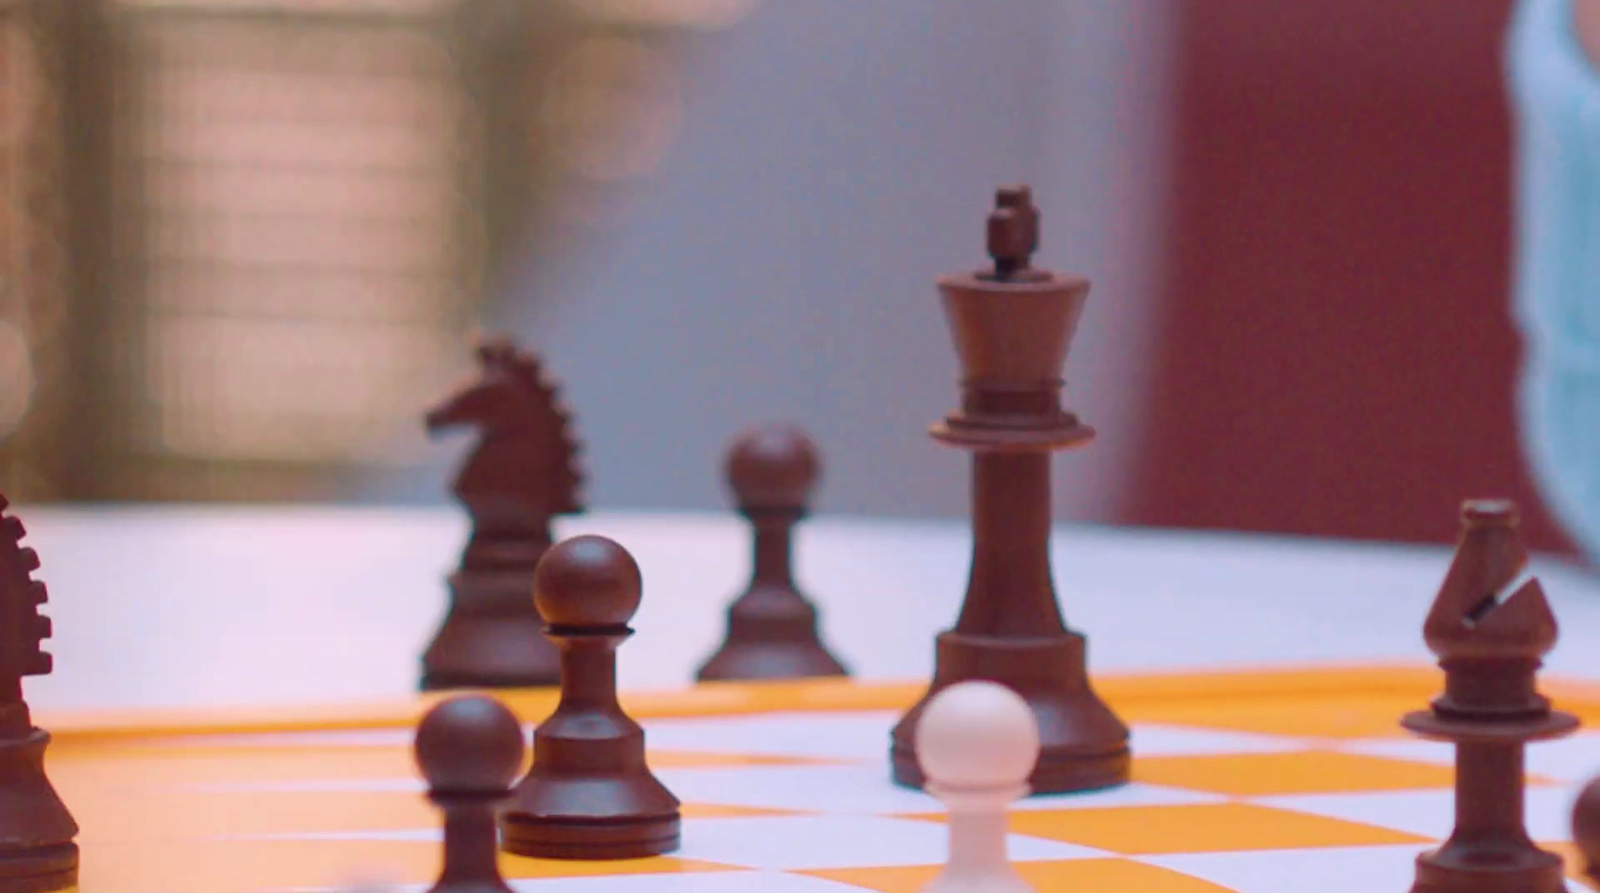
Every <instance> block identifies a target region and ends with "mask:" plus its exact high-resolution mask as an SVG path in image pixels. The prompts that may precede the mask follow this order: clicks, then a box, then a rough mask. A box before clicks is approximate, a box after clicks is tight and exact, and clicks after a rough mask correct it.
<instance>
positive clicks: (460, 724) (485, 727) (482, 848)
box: [414, 695, 526, 893]
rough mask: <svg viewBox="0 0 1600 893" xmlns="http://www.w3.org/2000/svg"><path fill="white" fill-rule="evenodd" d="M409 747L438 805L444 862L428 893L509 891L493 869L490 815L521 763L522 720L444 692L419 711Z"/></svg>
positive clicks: (477, 699)
mask: <svg viewBox="0 0 1600 893" xmlns="http://www.w3.org/2000/svg"><path fill="white" fill-rule="evenodd" d="M414 752H415V755H416V760H417V767H418V768H419V769H420V770H421V771H422V776H423V778H424V779H426V780H427V783H428V798H429V799H430V800H432V801H433V802H434V804H435V805H436V806H438V807H439V809H440V810H441V811H442V812H443V813H444V867H443V868H442V869H441V871H440V873H439V880H438V882H437V883H436V884H434V885H433V887H431V888H429V891H428V893H512V890H511V887H509V886H508V885H507V884H506V882H505V880H504V879H503V878H502V877H501V876H500V867H499V864H498V860H499V856H500V847H499V839H498V833H497V830H496V819H497V812H498V810H499V808H500V806H501V805H502V804H503V803H505V802H506V800H508V799H510V797H511V784H512V782H514V781H516V779H517V773H519V772H521V771H522V758H523V755H524V753H525V752H526V748H525V747H524V745H523V742H522V724H521V723H519V722H517V718H516V716H514V715H513V714H512V713H511V711H510V710H507V709H506V708H505V706H504V705H502V704H501V703H500V702H499V701H496V700H494V699H493V698H488V697H483V696H481V695H474V696H468V697H459V698H452V699H450V700H447V701H444V702H442V703H440V704H438V705H436V706H435V707H434V708H433V709H431V710H429V711H428V713H427V715H426V716H424V717H423V718H422V722H421V723H420V724H418V726H417V736H416V742H415V745H414Z"/></svg>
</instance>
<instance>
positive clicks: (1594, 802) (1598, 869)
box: [1572, 778, 1600, 879]
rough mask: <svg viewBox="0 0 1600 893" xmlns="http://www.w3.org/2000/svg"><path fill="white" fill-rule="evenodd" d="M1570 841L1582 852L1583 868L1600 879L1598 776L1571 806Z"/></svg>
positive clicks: (1599, 779)
mask: <svg viewBox="0 0 1600 893" xmlns="http://www.w3.org/2000/svg"><path fill="white" fill-rule="evenodd" d="M1572 843H1573V845H1574V846H1576V847H1577V848H1578V852H1580V853H1582V854H1583V869H1584V870H1585V871H1587V872H1588V873H1589V876H1590V877H1593V878H1597V879H1600V778H1596V779H1595V780H1593V781H1591V782H1589V783H1588V784H1587V785H1585V786H1584V788H1583V791H1582V792H1580V793H1579V794H1578V800H1577V802H1576V803H1574V804H1573V806H1572Z"/></svg>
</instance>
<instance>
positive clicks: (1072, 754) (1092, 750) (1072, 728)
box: [890, 187, 1130, 793]
mask: <svg viewBox="0 0 1600 893" xmlns="http://www.w3.org/2000/svg"><path fill="white" fill-rule="evenodd" d="M1038 226H1039V213H1038V209H1037V208H1035V207H1034V206H1033V203H1032V200H1031V198H1030V195H1029V192H1028V190H1027V189H1026V188H1025V187H1023V188H1015V189H1002V190H1000V192H999V194H998V196H997V198H996V207H995V210H994V213H993V214H992V215H991V216H990V219H989V248H990V254H991V255H992V256H993V258H994V261H995V263H994V268H993V269H992V270H985V271H980V272H977V273H972V274H967V275H960V276H952V277H947V278H945V279H943V280H941V281H940V282H939V290H940V292H941V293H942V295H943V299H944V309H945V313H946V315H947V317H948V318H949V322H950V326H951V331H952V334H953V336H954V340H955V347H956V352H957V354H958V356H959V358H960V362H961V370H962V375H961V380H962V399H961V409H960V411H958V412H956V413H954V414H952V415H951V416H949V417H948V418H946V419H945V420H944V422H942V423H941V424H938V425H935V426H934V428H933V430H932V432H931V434H932V436H933V438H934V439H935V440H938V441H940V442H942V443H945V444H948V445H950V446H954V447H958V448H961V449H965V450H969V451H971V452H972V453H973V460H972V536H973V554H972V570H971V576H970V578H969V580H968V585H967V593H966V599H965V601H964V602H963V604H962V608H961V613H960V616H959V617H958V619H957V620H956V625H955V628H954V629H952V630H948V631H946V632H944V633H942V634H940V635H939V637H938V640H937V644H936V648H935V657H936V665H935V670H934V677H933V681H932V684H931V685H930V687H929V690H928V693H927V695H925V696H924V697H923V699H922V700H921V701H919V702H918V703H917V704H916V705H915V706H914V707H912V708H911V710H910V711H909V712H908V713H907V714H906V715H905V716H904V717H902V718H901V720H900V722H899V723H898V724H897V725H896V726H895V728H894V733H893V743H892V746H891V751H890V756H891V762H892V764H893V775H894V779H895V781H897V782H899V783H900V784H904V785H910V786H920V785H921V784H922V782H923V776H922V772H921V769H920V768H919V766H918V763H917V758H916V754H915V748H914V745H913V739H914V734H913V732H914V730H915V728H916V724H917V721H918V717H919V716H920V715H921V712H922V710H923V709H925V707H926V704H927V699H928V697H931V696H933V695H936V694H937V693H938V692H939V691H941V690H942V689H944V688H945V687H947V686H950V685H953V684H955V683H957V682H961V681H964V680H968V679H991V680H994V681H997V682H1000V683H1003V684H1005V685H1006V686H1007V687H1009V688H1011V689H1013V690H1015V691H1017V692H1019V693H1021V694H1022V695H1023V696H1024V697H1025V698H1026V700H1027V702H1028V703H1029V704H1030V705H1031V706H1032V707H1033V709H1034V711H1035V713H1036V715H1037V720H1038V725H1039V733H1040V741H1041V749H1040V756H1039V761H1038V764H1037V766H1036V767H1035V768H1034V771H1033V775H1032V777H1031V779H1030V786H1031V788H1032V790H1033V791H1035V792H1037V793H1059V792H1064V791H1081V790H1090V789H1094V788H1103V787H1109V786H1112V785H1117V784H1122V783H1124V782H1126V781H1127V780H1128V773H1129V767H1130V756H1129V750H1128V729H1127V727H1126V726H1125V725H1124V724H1123V723H1122V721H1121V720H1120V719H1118V718H1117V716H1116V715H1115V714H1114V713H1112V712H1111V709H1110V708H1109V707H1107V706H1106V704H1105V703H1104V702H1103V701H1102V700H1101V699H1100V698H1099V696H1098V695H1097V694H1096V693H1095V692H1094V690H1093V688H1092V687H1091V685H1090V684H1089V676H1088V665H1087V642H1086V640H1085V637H1084V636H1083V635H1082V634H1080V633H1078V632H1075V631H1073V630H1070V629H1068V628H1067V626H1066V622H1065V621H1064V620H1063V618H1062V616H1061V609H1060V606H1059V604H1058V603H1057V600H1056V592H1055V586H1054V583H1053V581H1052V577H1051V567H1050V529H1051V513H1050V454H1051V453H1052V452H1053V451H1056V450H1065V449H1071V448H1074V447H1080V446H1083V445H1085V444H1087V443H1088V442H1089V441H1090V440H1091V439H1093V437H1094V430H1093V429H1091V428H1089V427H1088V426H1087V425H1084V424H1082V423H1081V422H1079V420H1078V418H1077V417H1076V416H1075V415H1073V414H1071V413H1069V412H1066V411H1065V410H1063V409H1062V407H1061V400H1060V398H1061V388H1062V384H1063V382H1062V378H1061V372H1062V367H1063V366H1064V365H1065V363H1066V358H1067V349H1068V346H1069V345H1070V343H1071V340H1072V335H1073V332H1074V331H1075V330H1076V328H1077V325H1078V319H1079V316H1080V315H1081V314H1082V312H1083V306H1084V302H1085V301H1086V300H1087V298H1088V292H1089V283H1088V282H1087V281H1086V280H1084V279H1081V278H1078V277H1074V276H1065V275H1060V274H1055V273H1050V272H1046V271H1041V270H1037V269H1035V268H1034V267H1033V266H1032V263H1031V257H1030V256H1031V253H1032V252H1033V251H1034V250H1035V248H1036V247H1037V245H1038V241H1039V235H1038Z"/></svg>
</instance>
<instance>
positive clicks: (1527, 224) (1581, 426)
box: [1507, 0, 1600, 563]
mask: <svg viewBox="0 0 1600 893" xmlns="http://www.w3.org/2000/svg"><path fill="white" fill-rule="evenodd" d="M1571 4H1572V0H1521V2H1520V5H1519V6H1518V7H1517V10H1516V17H1515V19H1514V21H1513V23H1512V30H1511V34H1510V39H1509V45H1508V50H1509V52H1508V54H1507V59H1508V64H1509V76H1510V89H1511V95H1512V98H1513V103H1512V105H1513V109H1514V112H1515V132H1516V161H1515V164H1516V171H1515V175H1516V184H1515V185H1516V209H1515V213H1516V224H1517V226H1516V246H1515V250H1516V267H1515V279H1514V290H1515V295H1514V314H1515V318H1516V322H1517V325H1518V327H1519V328H1520V329H1521V332H1522V336H1523V340H1524V349H1525V365H1524V367H1523V369H1522V373H1521V375H1522V380H1521V383H1520V390H1521V393H1520V399H1519V410H1520V413H1521V431H1522V440H1523V445H1524V449H1525V451H1526V453H1527V456H1528V460H1529V463H1530V465H1531V466H1532V468H1533V472H1534V476H1535V478H1536V480H1537V481H1538V484H1539V486H1540V488H1541V490H1542V491H1543V494H1544V497H1545V500H1546V502H1547V503H1548V504H1549V506H1550V508H1551V509H1552V510H1553V511H1554V512H1555V514H1556V515H1557V517H1558V518H1559V519H1560V521H1561V522H1562V523H1563V525H1564V526H1565V527H1566V529H1567V531H1568V532H1569V533H1570V534H1571V535H1572V536H1573V538H1574V539H1576V540H1577V541H1578V543H1579V545H1580V546H1581V547H1582V548H1583V549H1584V551H1585V552H1586V553H1587V554H1588V556H1589V558H1590V559H1591V560H1592V561H1594V562H1596V563H1600V68H1597V67H1596V66H1594V65H1592V64H1591V63H1590V61H1589V58H1588V56H1587V55H1586V54H1585V53H1584V52H1583V48H1582V47H1581V46H1579V44H1578V42H1577V37H1576V34H1575V32H1574V29H1573V26H1572V5H1571Z"/></svg>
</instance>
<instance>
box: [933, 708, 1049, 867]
mask: <svg viewBox="0 0 1600 893" xmlns="http://www.w3.org/2000/svg"><path fill="white" fill-rule="evenodd" d="M915 742H916V753H917V763H918V765H920V766H921V767H922V773H923V774H924V775H925V776H927V779H928V781H927V789H928V793H930V794H932V795H933V796H935V797H938V798H939V800H940V801H941V802H943V803H944V805H945V809H946V810H947V811H948V812H949V819H950V855H949V859H948V860H947V861H946V862H945V866H944V870H943V871H941V872H940V873H939V875H938V877H935V878H934V879H933V880H931V881H929V882H928V884H927V885H926V886H924V887H923V888H922V893H1034V889H1033V887H1032V886H1030V885H1029V884H1028V882H1027V881H1024V880H1023V879H1022V877H1021V876H1020V875H1018V874H1017V872H1016V869H1014V868H1012V867H1011V860H1010V858H1009V857H1008V856H1007V853H1006V835H1007V827H1006V813H1007V811H1008V809H1009V808H1010V806H1011V804H1012V803H1013V802H1015V801H1017V800H1019V799H1021V798H1023V797H1025V796H1027V795H1028V776H1029V775H1030V774H1031V773H1032V772H1033V767H1034V764H1035V763H1037V762H1038V761H1039V724H1038V721H1037V720H1036V719H1034V716H1033V708H1031V707H1029V706H1028V703H1027V702H1026V701H1024V700H1023V699H1022V698H1021V696H1019V695H1018V694H1017V693H1016V692H1013V691H1012V690H1011V689H1009V688H1006V687H1005V686H1003V685H999V684H996V683H994V682H986V681H981V680H975V681H971V682H960V683H957V684H955V685H952V686H950V687H949V688H946V689H945V690H943V691H941V692H939V693H938V694H937V695H935V696H934V697H933V699H932V700H931V701H929V702H928V706H927V708H926V709H925V710H924V711H923V713H922V718H921V720H920V721H918V723H917V730H916V737H915Z"/></svg>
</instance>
